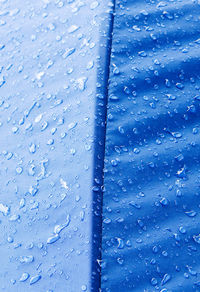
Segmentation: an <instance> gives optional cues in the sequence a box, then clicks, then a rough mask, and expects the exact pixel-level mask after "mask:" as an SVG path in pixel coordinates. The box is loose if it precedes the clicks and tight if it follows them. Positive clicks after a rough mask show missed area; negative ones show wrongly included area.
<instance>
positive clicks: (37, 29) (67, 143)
mask: <svg viewBox="0 0 200 292" xmlns="http://www.w3.org/2000/svg"><path fill="white" fill-rule="evenodd" d="M105 10H106V7H105V6H103V1H101V2H100V1H98V2H97V1H95V0H87V1H86V0H82V1H79V0H60V1H57V0H52V1H51V0H43V1H42V0H35V1H32V0H25V1H21V0H14V1H11V0H1V1H0V72H1V74H0V137H1V139H0V164H1V168H0V234H1V236H0V255H1V267H0V291H2V292H3V291H5V292H11V291H14V292H25V291H26V292H27V291H30V292H31V291H32V292H36V291H37V292H46V291H49V292H50V291H53V292H81V291H90V289H91V287H90V286H91V261H92V179H93V139H94V113H95V104H96V98H95V92H96V71H97V68H96V63H97V60H96V59H97V56H98V54H99V29H100V23H101V18H100V15H101V14H102V13H103V12H105Z"/></svg>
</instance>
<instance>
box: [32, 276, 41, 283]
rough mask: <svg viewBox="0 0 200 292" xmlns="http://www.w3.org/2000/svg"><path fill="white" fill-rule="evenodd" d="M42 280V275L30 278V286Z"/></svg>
mask: <svg viewBox="0 0 200 292" xmlns="http://www.w3.org/2000/svg"><path fill="white" fill-rule="evenodd" d="M40 279H41V275H36V276H33V277H31V278H30V285H33V284H35V283H37V282H38V281H39V280H40Z"/></svg>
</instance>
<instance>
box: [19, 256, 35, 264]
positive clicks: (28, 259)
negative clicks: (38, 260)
mask: <svg viewBox="0 0 200 292" xmlns="http://www.w3.org/2000/svg"><path fill="white" fill-rule="evenodd" d="M19 261H20V263H26V264H27V263H32V262H33V261H34V256H32V255H30V256H20V258H19Z"/></svg>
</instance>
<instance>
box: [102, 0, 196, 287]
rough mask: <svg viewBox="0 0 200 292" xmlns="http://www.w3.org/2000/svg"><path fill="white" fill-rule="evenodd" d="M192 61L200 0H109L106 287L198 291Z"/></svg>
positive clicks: (194, 60)
mask: <svg viewBox="0 0 200 292" xmlns="http://www.w3.org/2000/svg"><path fill="white" fill-rule="evenodd" d="M199 68H200V2H199V1H192V0H188V1H185V0H182V1H173V0H171V1H170V0H168V1H167V0H166V1H153V0H152V1H148V0H147V1H144V0H140V1H131V0H129V1H125V0H121V1H119V0H117V1H116V11H115V17H114V28H113V40H112V53H111V66H110V79H109V94H108V113H107V129H106V131H107V132H106V150H105V151H106V152H105V169H104V187H105V190H104V198H103V238H102V261H101V269H102V280H101V289H102V291H103V292H129V291H136V292H142V291H146V292H147V291H149V292H153V291H162V292H164V291H173V292H176V291H177V292H190V291H200V260H199V258H200V235H199V233H200V223H199V218H200V128H199V126H200V124H199V122H200V69H199Z"/></svg>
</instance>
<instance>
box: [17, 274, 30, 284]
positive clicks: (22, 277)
mask: <svg viewBox="0 0 200 292" xmlns="http://www.w3.org/2000/svg"><path fill="white" fill-rule="evenodd" d="M29 276H30V275H29V274H28V273H23V274H22V275H21V277H20V279H19V281H20V282H25V281H26V280H27V279H28V278H29Z"/></svg>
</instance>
